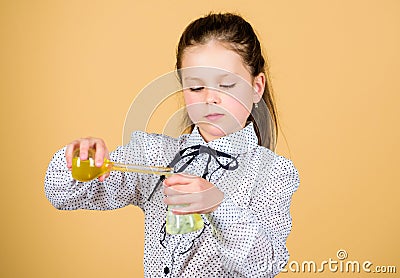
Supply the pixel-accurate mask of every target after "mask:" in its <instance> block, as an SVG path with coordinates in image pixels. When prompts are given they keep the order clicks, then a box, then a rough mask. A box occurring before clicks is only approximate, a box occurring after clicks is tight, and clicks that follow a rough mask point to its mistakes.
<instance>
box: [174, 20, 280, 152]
mask: <svg viewBox="0 0 400 278" xmlns="http://www.w3.org/2000/svg"><path fill="white" fill-rule="evenodd" d="M210 40H217V41H219V42H221V43H223V44H224V45H225V46H228V47H229V48H230V49H231V50H233V51H235V52H236V53H238V54H239V55H240V56H241V57H242V59H243V62H244V64H245V65H246V66H247V68H248V70H249V72H250V73H251V75H252V76H253V77H255V76H257V75H258V74H260V73H264V74H265V76H266V85H265V89H264V93H263V96H262V100H264V101H260V102H259V103H258V105H259V106H260V105H261V107H259V108H255V107H254V106H253V109H252V111H251V113H250V115H249V117H248V118H247V122H248V123H249V122H253V124H254V128H255V131H256V134H257V137H258V144H259V145H261V146H265V147H267V148H269V149H270V150H272V151H274V150H275V146H276V140H277V136H278V120H277V113H276V107H275V104H274V97H273V91H272V86H271V78H270V76H269V72H268V65H267V62H266V60H265V59H264V57H263V55H262V51H261V46H260V42H259V40H258V38H257V35H256V34H255V32H254V30H253V28H252V27H251V25H250V24H249V23H248V22H247V21H245V20H244V19H243V18H242V17H241V16H240V15H236V14H232V13H223V14H221V13H210V14H208V15H206V16H204V17H202V18H199V19H197V20H195V21H193V22H192V23H190V24H189V25H188V26H187V27H186V29H185V30H184V32H183V33H182V36H181V38H180V40H179V44H178V47H177V51H176V69H177V70H178V71H179V70H180V69H181V67H182V56H183V54H184V51H185V49H186V48H187V47H190V46H195V45H204V44H207V43H208V42H209V41H210ZM184 125H185V126H188V125H190V127H189V132H192V130H193V128H194V124H193V123H192V122H191V120H190V119H189V116H188V115H187V114H186V116H185V119H184Z"/></svg>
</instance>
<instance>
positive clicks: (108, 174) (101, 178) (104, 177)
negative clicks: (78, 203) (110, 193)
mask: <svg viewBox="0 0 400 278" xmlns="http://www.w3.org/2000/svg"><path fill="white" fill-rule="evenodd" d="M109 176H110V173H106V174H104V175H102V176H100V177H99V181H101V182H103V181H105V180H106V178H108V177H109Z"/></svg>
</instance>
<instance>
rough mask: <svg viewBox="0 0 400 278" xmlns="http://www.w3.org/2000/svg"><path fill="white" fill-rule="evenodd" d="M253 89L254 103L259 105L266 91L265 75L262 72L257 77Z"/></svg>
mask: <svg viewBox="0 0 400 278" xmlns="http://www.w3.org/2000/svg"><path fill="white" fill-rule="evenodd" d="M253 89H254V95H253V102H254V103H258V102H259V101H260V100H261V98H262V96H263V94H264V89H265V74H264V73H263V72H260V73H259V74H258V75H257V76H256V77H254V80H253Z"/></svg>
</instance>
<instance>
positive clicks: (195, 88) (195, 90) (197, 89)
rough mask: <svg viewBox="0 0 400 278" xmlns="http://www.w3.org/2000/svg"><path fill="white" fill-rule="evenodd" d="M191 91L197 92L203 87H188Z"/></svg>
mask: <svg viewBox="0 0 400 278" xmlns="http://www.w3.org/2000/svg"><path fill="white" fill-rule="evenodd" d="M189 89H190V91H192V92H199V91H201V90H203V89H204V87H191V88H189Z"/></svg>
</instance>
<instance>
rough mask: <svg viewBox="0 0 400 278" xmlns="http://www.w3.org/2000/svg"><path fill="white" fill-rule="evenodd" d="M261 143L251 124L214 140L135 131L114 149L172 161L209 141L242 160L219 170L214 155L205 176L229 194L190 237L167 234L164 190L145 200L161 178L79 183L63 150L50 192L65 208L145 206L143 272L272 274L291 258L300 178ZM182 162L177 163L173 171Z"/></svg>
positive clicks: (152, 161)
mask: <svg viewBox="0 0 400 278" xmlns="http://www.w3.org/2000/svg"><path fill="white" fill-rule="evenodd" d="M257 142H258V140H257V136H256V134H255V131H254V127H253V124H252V123H250V124H248V125H247V126H246V127H245V128H243V129H242V130H240V131H237V132H235V133H232V134H229V135H227V136H225V137H222V138H219V139H216V140H213V141H210V142H205V141H204V139H203V138H202V136H201V135H200V133H199V131H198V127H196V128H195V129H194V130H193V132H192V133H191V134H184V135H182V136H180V137H178V138H172V137H169V136H166V135H162V134H149V133H146V132H142V131H135V132H133V133H132V137H131V140H130V142H129V144H127V145H125V146H121V147H118V148H117V149H116V150H115V151H113V152H112V153H111V154H110V156H111V160H113V161H116V162H121V163H134V164H145V165H156V166H167V165H168V164H169V163H170V162H171V161H172V159H173V158H174V157H175V155H176V153H177V152H178V151H180V150H182V149H184V148H187V147H190V146H195V145H204V146H208V147H210V148H212V149H214V150H217V151H221V152H225V153H228V154H230V155H231V156H233V157H235V158H236V159H237V162H238V165H239V167H238V168H237V169H235V170H224V169H222V168H221V167H219V164H218V163H217V161H216V160H215V159H213V160H211V161H210V162H209V165H208V167H209V171H208V173H209V174H208V175H207V176H206V179H207V180H209V181H210V182H212V183H213V184H214V185H215V186H217V187H218V188H219V189H220V190H221V191H223V192H224V194H225V197H224V201H223V202H222V203H221V204H220V206H219V207H218V208H217V209H216V210H215V211H214V212H212V213H210V214H205V215H202V217H203V220H204V222H205V226H204V228H203V229H202V230H199V231H196V232H192V233H188V234H183V235H169V234H166V233H165V217H166V206H165V204H164V203H163V201H162V200H163V198H164V195H163V193H162V190H161V188H157V189H156V190H155V194H154V195H153V196H152V197H151V199H150V200H148V198H149V196H150V194H151V192H152V191H153V189H154V187H155V185H156V184H157V181H158V180H159V176H156V175H148V174H137V173H122V172H111V174H110V176H109V177H108V178H107V179H106V180H105V181H104V182H99V181H98V180H94V181H91V182H86V183H82V182H78V181H75V180H74V179H73V178H72V176H71V173H70V171H68V169H67V167H66V161H65V157H64V154H65V148H63V149H61V150H59V151H58V152H57V153H56V154H55V155H54V157H53V158H52V160H51V161H50V163H49V166H48V169H47V173H46V177H45V193H46V196H47V198H48V199H49V201H50V202H51V203H52V204H53V206H54V207H56V208H58V209H62V210H75V209H92V210H111V209H117V208H121V207H124V206H127V205H135V206H138V207H140V208H141V209H142V210H143V211H144V213H145V250H144V270H145V277H274V276H275V275H276V274H278V273H279V271H280V268H279V266H280V267H283V266H284V265H285V264H286V262H287V261H288V258H289V254H288V250H287V248H286V238H287V236H288V234H289V232H290V230H291V216H290V210H289V209H290V202H291V198H292V195H293V193H294V192H295V191H296V190H297V187H298V185H299V175H298V172H297V170H296V168H295V167H294V165H293V163H292V162H291V161H290V160H288V159H286V158H284V157H282V156H278V155H276V154H275V153H273V152H271V151H270V150H268V149H267V148H265V147H262V146H259V145H258V144H257ZM208 159H209V155H208V154H206V153H200V154H199V155H198V156H196V157H195V160H194V161H193V162H192V163H190V165H189V166H188V167H187V168H186V169H185V172H187V173H189V174H193V175H200V176H201V174H203V171H204V169H205V167H206V164H207V163H208ZM218 159H219V161H220V162H221V163H223V164H226V163H228V162H229V159H228V158H224V157H219V158H218ZM183 163H185V161H183V160H182V161H180V162H178V163H177V165H175V170H176V169H179V168H180V166H181V165H182V164H183Z"/></svg>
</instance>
